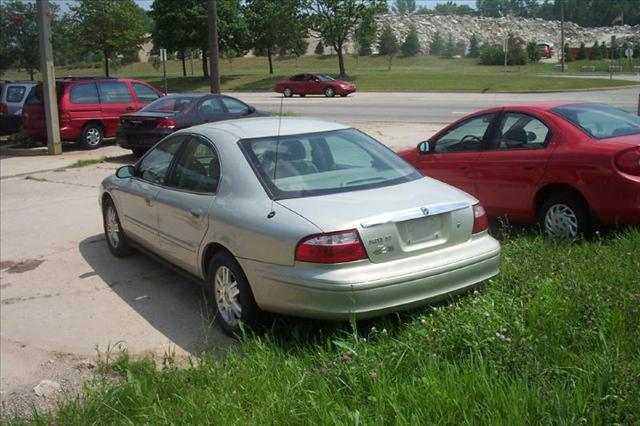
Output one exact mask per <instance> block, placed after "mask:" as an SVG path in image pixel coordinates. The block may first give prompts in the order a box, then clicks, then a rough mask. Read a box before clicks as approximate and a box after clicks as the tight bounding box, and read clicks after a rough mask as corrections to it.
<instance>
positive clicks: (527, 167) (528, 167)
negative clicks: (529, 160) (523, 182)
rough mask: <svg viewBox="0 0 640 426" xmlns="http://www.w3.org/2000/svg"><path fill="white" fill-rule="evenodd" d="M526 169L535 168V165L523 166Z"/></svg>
mask: <svg viewBox="0 0 640 426" xmlns="http://www.w3.org/2000/svg"><path fill="white" fill-rule="evenodd" d="M523 167H524V169H525V170H533V169H534V167H533V166H523Z"/></svg>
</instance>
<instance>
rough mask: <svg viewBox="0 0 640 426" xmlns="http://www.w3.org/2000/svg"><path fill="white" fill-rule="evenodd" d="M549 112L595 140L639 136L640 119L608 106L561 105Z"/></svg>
mask: <svg viewBox="0 0 640 426" xmlns="http://www.w3.org/2000/svg"><path fill="white" fill-rule="evenodd" d="M551 111H553V112H555V113H556V114H558V115H560V116H562V117H563V118H565V119H566V120H567V121H569V122H571V123H573V124H574V125H576V126H577V127H579V128H580V129H582V130H584V131H585V132H587V133H588V134H589V135H590V136H592V137H594V138H596V139H607V138H613V137H616V136H627V135H637V134H640V117H638V116H636V115H633V114H631V113H628V112H626V111H623V110H621V109H617V108H613V107H611V106H609V105H605V104H573V105H563V106H561V107H557V108H553V109H552V110H551Z"/></svg>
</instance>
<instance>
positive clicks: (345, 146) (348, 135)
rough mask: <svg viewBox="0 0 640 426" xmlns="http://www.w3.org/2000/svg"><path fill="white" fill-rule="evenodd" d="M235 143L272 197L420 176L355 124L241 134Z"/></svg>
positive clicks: (384, 183)
mask: <svg viewBox="0 0 640 426" xmlns="http://www.w3.org/2000/svg"><path fill="white" fill-rule="evenodd" d="M239 144H240V147H241V149H242V151H243V153H244V154H245V157H246V158H247V160H248V161H249V163H250V164H251V166H252V168H253V170H254V171H255V173H256V174H257V175H258V177H259V178H260V180H261V182H262V183H263V185H264V186H265V187H266V189H267V190H268V191H269V192H270V194H271V195H272V196H273V198H274V199H285V198H300V197H310V196H315V195H324V194H334V193H338V192H349V191H356V190H362V189H371V188H380V187H384V186H390V185H397V184H400V183H404V182H409V181H412V180H416V179H419V178H420V177H421V176H422V175H421V174H420V173H418V172H417V171H416V170H415V169H414V168H413V167H411V166H410V165H409V164H407V163H406V162H405V161H404V160H402V159H401V158H400V157H398V156H397V155H396V154H395V153H394V152H393V151H391V150H390V149H389V148H387V147H386V146H384V145H382V144H381V143H379V142H377V141H376V140H375V139H372V138H371V137H369V136H367V135H365V134H364V133H362V132H360V131H358V130H355V129H344V130H334V131H328V132H319V133H311V134H304V135H291V136H281V137H276V136H273V137H267V138H256V139H245V140H241V141H240V142H239Z"/></svg>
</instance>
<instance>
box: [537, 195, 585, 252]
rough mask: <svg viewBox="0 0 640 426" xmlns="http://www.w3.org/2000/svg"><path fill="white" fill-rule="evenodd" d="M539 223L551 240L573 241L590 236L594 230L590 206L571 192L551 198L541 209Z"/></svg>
mask: <svg viewBox="0 0 640 426" xmlns="http://www.w3.org/2000/svg"><path fill="white" fill-rule="evenodd" d="M539 221H540V225H541V226H542V229H543V230H544V232H545V234H547V235H548V236H549V237H551V238H558V239H563V240H571V241H573V240H576V239H578V238H581V237H583V236H586V235H589V234H590V233H591V230H592V228H591V227H592V224H591V217H590V214H589V206H588V205H587V203H586V202H585V201H584V200H583V199H582V197H580V196H579V195H577V194H574V193H571V192H561V193H557V194H554V195H552V196H550V197H549V198H548V199H547V200H546V201H545V202H544V203H543V204H542V207H541V208H540V216H539Z"/></svg>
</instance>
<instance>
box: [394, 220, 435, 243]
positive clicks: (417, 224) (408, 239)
mask: <svg viewBox="0 0 640 426" xmlns="http://www.w3.org/2000/svg"><path fill="white" fill-rule="evenodd" d="M441 216H442V215H435V216H426V217H421V218H418V219H412V220H407V221H404V222H402V223H401V224H400V227H399V228H400V229H399V231H400V235H401V238H402V241H403V242H404V244H405V245H407V246H412V245H417V244H420V243H424V242H427V241H433V240H437V239H438V238H440V237H441V233H442V232H441V228H442V218H441Z"/></svg>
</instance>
